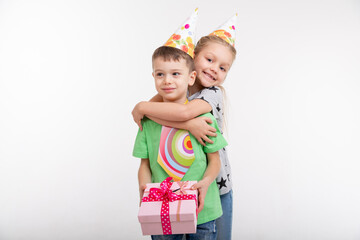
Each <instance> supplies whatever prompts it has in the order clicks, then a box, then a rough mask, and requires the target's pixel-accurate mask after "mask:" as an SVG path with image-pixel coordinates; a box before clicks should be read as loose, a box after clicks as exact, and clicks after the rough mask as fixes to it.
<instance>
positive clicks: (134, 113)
mask: <svg viewBox="0 0 360 240" xmlns="http://www.w3.org/2000/svg"><path fill="white" fill-rule="evenodd" d="M140 104H141V102H139V103H138V104H136V105H135V107H134V109H133V110H132V112H131V114H132V116H133V118H134V121H135V123H136V124H137V125H138V126H139V128H140V131H142V125H141V119H143V117H144V114H142V113H141V112H140V110H139V108H140Z"/></svg>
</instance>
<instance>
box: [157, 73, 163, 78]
mask: <svg viewBox="0 0 360 240" xmlns="http://www.w3.org/2000/svg"><path fill="white" fill-rule="evenodd" d="M156 76H158V77H162V76H164V74H163V73H157V74H156Z"/></svg>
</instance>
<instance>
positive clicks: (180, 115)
mask: <svg viewBox="0 0 360 240" xmlns="http://www.w3.org/2000/svg"><path fill="white" fill-rule="evenodd" d="M211 109H212V108H211V105H210V104H209V103H207V102H206V101H203V100H201V99H194V100H192V101H190V102H189V103H188V104H181V103H170V102H139V103H138V104H136V106H135V107H134V109H133V111H132V115H133V118H134V121H135V123H136V124H138V125H139V127H140V128H141V119H142V118H143V116H144V115H146V116H147V117H156V118H160V119H163V120H167V121H186V120H190V119H192V118H195V117H197V116H199V115H200V114H203V113H207V112H210V111H211Z"/></svg>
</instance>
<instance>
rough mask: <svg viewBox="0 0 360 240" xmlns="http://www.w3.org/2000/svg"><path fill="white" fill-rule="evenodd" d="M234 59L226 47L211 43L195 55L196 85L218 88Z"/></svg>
mask: <svg viewBox="0 0 360 240" xmlns="http://www.w3.org/2000/svg"><path fill="white" fill-rule="evenodd" d="M233 60H234V58H233V55H232V53H231V52H230V51H229V48H228V47H227V46H224V45H223V44H220V43H216V42H211V43H208V44H207V46H206V47H204V48H203V49H202V50H201V51H200V52H199V53H198V55H195V59H194V61H195V69H196V72H197V73H198V76H197V79H198V81H199V82H198V83H196V84H200V85H202V86H203V87H212V86H220V85H221V84H222V83H223V82H224V80H225V78H226V75H227V72H228V70H229V69H230V67H231V64H232V62H233Z"/></svg>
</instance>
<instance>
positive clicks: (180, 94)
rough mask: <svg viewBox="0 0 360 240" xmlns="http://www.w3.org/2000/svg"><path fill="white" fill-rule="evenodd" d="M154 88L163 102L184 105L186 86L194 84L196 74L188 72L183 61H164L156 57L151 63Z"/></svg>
mask: <svg viewBox="0 0 360 240" xmlns="http://www.w3.org/2000/svg"><path fill="white" fill-rule="evenodd" d="M152 75H153V77H154V79H155V87H156V90H157V91H158V93H159V94H160V96H162V97H163V99H164V102H177V103H185V101H186V93H187V89H188V86H192V85H193V84H194V81H195V78H196V72H195V71H193V72H189V68H188V66H187V65H186V61H185V59H180V61H173V60H169V61H164V59H163V58H162V57H158V58H156V59H155V60H154V62H153V73H152Z"/></svg>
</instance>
